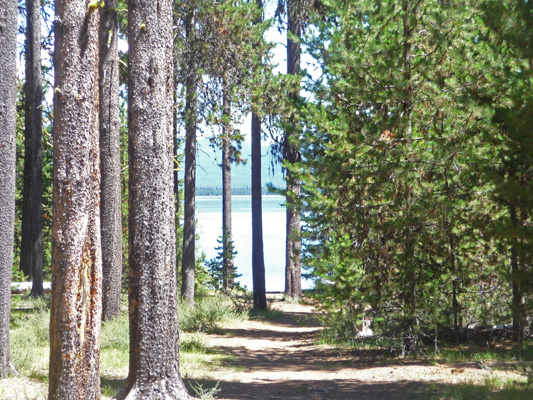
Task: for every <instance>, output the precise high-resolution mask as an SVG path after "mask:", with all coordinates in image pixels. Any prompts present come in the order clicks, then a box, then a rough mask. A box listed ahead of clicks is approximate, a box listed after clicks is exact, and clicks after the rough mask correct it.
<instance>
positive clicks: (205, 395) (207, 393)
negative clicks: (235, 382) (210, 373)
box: [190, 382, 220, 400]
mask: <svg viewBox="0 0 533 400" xmlns="http://www.w3.org/2000/svg"><path fill="white" fill-rule="evenodd" d="M219 385H220V384H219V382H217V383H215V385H214V386H213V385H211V387H204V385H202V384H200V383H198V382H195V383H193V382H190V386H191V388H192V390H193V391H194V393H195V394H196V396H197V397H199V398H200V400H214V399H215V398H216V397H215V396H216V394H217V393H218V392H220V387H219Z"/></svg>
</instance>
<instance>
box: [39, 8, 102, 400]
mask: <svg viewBox="0 0 533 400" xmlns="http://www.w3.org/2000/svg"><path fill="white" fill-rule="evenodd" d="M99 27H100V14H99V11H98V9H97V7H94V6H89V7H87V2H86V1H85V0H74V1H70V0H69V1H58V2H56V23H55V33H56V43H55V52H54V68H55V88H54V127H53V138H54V185H53V226H52V303H51V311H50V384H49V398H50V399H97V398H100V373H99V362H100V330H101V314H102V264H101V262H102V261H101V260H102V255H101V237H100V212H99V206H100V148H99V138H100V135H99V110H98V81H99V73H98V52H99V40H98V31H99ZM80 37H81V38H83V40H79V38H80Z"/></svg>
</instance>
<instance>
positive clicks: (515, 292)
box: [509, 201, 524, 342]
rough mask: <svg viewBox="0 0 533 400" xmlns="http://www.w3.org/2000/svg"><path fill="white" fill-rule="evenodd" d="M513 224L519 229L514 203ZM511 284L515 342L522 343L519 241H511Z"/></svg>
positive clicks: (512, 210) (514, 239) (512, 205)
mask: <svg viewBox="0 0 533 400" xmlns="http://www.w3.org/2000/svg"><path fill="white" fill-rule="evenodd" d="M509 212H510V216H511V223H512V225H513V229H519V226H518V225H519V222H518V215H517V210H516V205H515V203H514V201H512V202H511V204H510V205H509ZM511 284H512V305H511V311H512V315H513V342H520V341H522V338H523V325H524V324H523V310H522V294H521V290H520V287H521V273H520V265H519V262H518V239H517V238H516V237H513V238H512V239H511Z"/></svg>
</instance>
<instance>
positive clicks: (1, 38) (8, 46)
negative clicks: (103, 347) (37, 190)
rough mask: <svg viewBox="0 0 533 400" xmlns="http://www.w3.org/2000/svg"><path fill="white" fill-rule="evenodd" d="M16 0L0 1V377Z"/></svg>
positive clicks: (4, 361) (6, 312)
mask: <svg viewBox="0 0 533 400" xmlns="http://www.w3.org/2000/svg"><path fill="white" fill-rule="evenodd" d="M17 11H18V9H17V1H15V0H0V60H2V61H1V62H0V76H1V77H2V78H1V79H0V377H4V376H6V375H8V374H9V373H10V372H12V371H13V370H14V369H13V367H12V364H11V359H10V355H9V327H10V313H11V273H12V271H13V241H14V233H15V163H16V101H17V100H16V89H15V88H16V86H15V83H16V72H17V67H16V59H17V58H16V57H17V48H16V46H17Z"/></svg>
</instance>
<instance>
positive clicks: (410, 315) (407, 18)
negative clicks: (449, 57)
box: [402, 0, 421, 355]
mask: <svg viewBox="0 0 533 400" xmlns="http://www.w3.org/2000/svg"><path fill="white" fill-rule="evenodd" d="M409 5H410V1H409V0H402V11H403V19H402V28H403V32H402V34H403V54H402V58H403V68H404V72H403V77H404V81H405V90H404V93H403V96H404V97H403V99H402V102H403V105H402V109H403V113H404V118H405V120H406V125H407V126H406V129H405V130H406V136H407V140H408V141H410V140H411V137H412V107H411V101H412V100H411V65H412V64H411V46H412V44H411V33H412V29H413V27H412V26H411V23H410V22H411V18H412V15H411V10H410V8H409ZM410 198H411V191H409V193H408V195H407V202H406V206H405V207H406V213H409V212H410V211H409V205H408V203H409V202H410ZM406 232H408V233H407V235H406V239H405V247H406V250H405V254H406V261H405V265H404V268H405V269H406V271H405V274H406V279H405V287H406V288H407V290H405V294H404V313H405V314H406V315H405V316H404V318H405V321H404V324H405V326H404V330H405V332H404V347H403V354H404V355H405V354H407V353H409V352H414V354H415V355H416V353H417V351H418V340H419V337H418V330H417V325H418V321H417V318H416V295H417V293H416V271H415V268H416V263H415V261H416V260H415V240H416V239H415V237H413V232H412V231H411V228H410V227H408V228H407V230H406ZM419 295H421V294H419Z"/></svg>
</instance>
